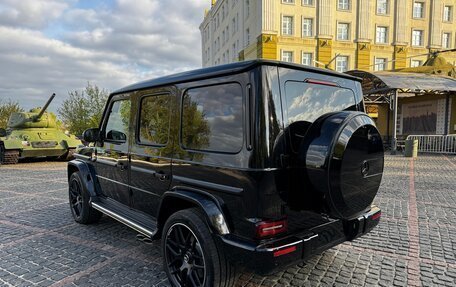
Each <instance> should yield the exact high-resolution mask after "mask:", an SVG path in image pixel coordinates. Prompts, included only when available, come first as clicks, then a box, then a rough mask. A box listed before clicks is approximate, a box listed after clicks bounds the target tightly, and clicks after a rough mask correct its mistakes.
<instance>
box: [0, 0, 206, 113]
mask: <svg viewBox="0 0 456 287" xmlns="http://www.w3.org/2000/svg"><path fill="white" fill-rule="evenodd" d="M209 7H210V0H135V1H132V0H99V1H93V0H66V1H64V0H20V1H19V0H0V101H3V102H4V101H8V100H12V101H17V102H19V104H20V105H21V106H22V107H23V108H24V109H26V110H28V109H31V108H32V107H37V106H43V105H44V103H45V102H46V100H47V98H49V96H50V95H51V94H52V93H56V95H57V96H56V98H55V100H54V101H53V103H52V104H51V106H50V107H49V109H50V110H51V111H54V112H56V111H57V110H58V108H59V106H60V105H61V103H62V102H63V101H64V100H65V99H66V98H68V93H69V92H70V91H75V90H79V91H82V90H83V89H84V88H85V87H86V86H87V83H89V82H90V84H93V85H97V86H98V87H100V88H102V89H106V90H108V91H115V90H117V89H119V88H121V87H123V86H126V85H129V84H132V83H135V82H138V81H142V80H146V79H152V78H156V77H159V76H164V75H169V74H172V73H177V72H181V71H186V70H191V69H195V68H200V67H201V36H200V32H199V25H200V23H201V22H202V20H203V16H204V9H206V8H209Z"/></svg>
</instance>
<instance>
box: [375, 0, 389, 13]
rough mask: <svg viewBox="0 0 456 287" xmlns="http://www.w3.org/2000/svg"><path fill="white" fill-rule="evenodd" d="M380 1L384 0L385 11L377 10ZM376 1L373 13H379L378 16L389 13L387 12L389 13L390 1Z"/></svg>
mask: <svg viewBox="0 0 456 287" xmlns="http://www.w3.org/2000/svg"><path fill="white" fill-rule="evenodd" d="M380 1H385V2H386V3H385V6H386V7H385V13H382V12H379V7H380V6H379V2H380ZM376 2H377V3H376V8H375V14H377V15H380V16H385V15H389V13H390V1H389V0H377V1H376Z"/></svg>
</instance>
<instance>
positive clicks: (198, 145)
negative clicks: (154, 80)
mask: <svg viewBox="0 0 456 287" xmlns="http://www.w3.org/2000/svg"><path fill="white" fill-rule="evenodd" d="M242 99H243V97H242V88H241V85H239V84H237V83H229V84H223V85H215V86H208V87H199V88H192V89H189V90H187V91H186V92H185V94H184V96H183V103H182V119H181V123H182V124H181V141H182V145H183V147H184V148H186V149H192V150H203V151H213V152H226V153H237V152H239V151H240V150H241V148H242V145H243V112H242V111H243V109H242V102H243V100H242Z"/></svg>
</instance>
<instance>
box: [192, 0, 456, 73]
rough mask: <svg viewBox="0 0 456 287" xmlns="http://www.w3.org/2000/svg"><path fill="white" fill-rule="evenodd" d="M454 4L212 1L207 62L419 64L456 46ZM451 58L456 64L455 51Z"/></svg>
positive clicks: (204, 30) (440, 0) (205, 32)
mask: <svg viewBox="0 0 456 287" xmlns="http://www.w3.org/2000/svg"><path fill="white" fill-rule="evenodd" d="M455 6H456V0H395V1H393V0H218V1H216V0H212V6H211V8H210V10H209V11H206V14H205V18H204V20H203V22H202V23H201V25H200V31H201V35H202V52H203V53H202V55H203V66H205V67H206V66H213V65H218V64H224V63H230V62H234V61H238V60H248V59H256V58H266V59H275V60H283V61H290V62H295V63H302V64H306V65H312V66H320V67H325V66H326V67H328V68H331V69H334V70H337V71H340V72H344V71H346V70H354V69H358V70H389V69H398V68H405V67H413V66H419V65H421V64H422V63H423V62H424V61H425V60H426V59H427V58H428V56H427V54H428V53H429V52H430V51H435V50H445V49H452V48H455V46H456V19H455V15H454V10H455V8H456V7H455ZM417 55H422V56H419V57H414V56H417ZM445 57H446V59H447V60H448V61H449V62H450V63H453V64H455V63H456V52H452V53H447V54H445Z"/></svg>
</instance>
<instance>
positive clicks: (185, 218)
mask: <svg viewBox="0 0 456 287" xmlns="http://www.w3.org/2000/svg"><path fill="white" fill-rule="evenodd" d="M204 218H205V215H204V214H203V213H202V212H201V211H200V210H198V209H196V208H192V209H186V210H181V211H178V212H176V213H174V214H173V215H171V216H170V218H169V219H168V220H167V221H166V223H165V226H164V228H163V236H162V254H163V262H164V264H163V266H164V269H165V271H166V274H167V275H168V279H169V281H170V283H171V285H172V286H204V287H212V286H214V287H229V286H233V285H234V281H235V275H234V273H235V272H234V268H233V266H232V265H231V263H230V262H229V261H228V259H227V258H226V256H225V254H224V251H223V250H222V249H221V248H220V247H218V246H217V244H216V241H215V240H214V239H215V238H214V236H213V235H212V234H211V231H210V230H209V227H208V226H207V224H206V222H205V220H204Z"/></svg>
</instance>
